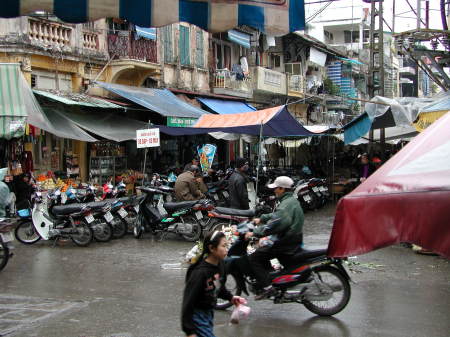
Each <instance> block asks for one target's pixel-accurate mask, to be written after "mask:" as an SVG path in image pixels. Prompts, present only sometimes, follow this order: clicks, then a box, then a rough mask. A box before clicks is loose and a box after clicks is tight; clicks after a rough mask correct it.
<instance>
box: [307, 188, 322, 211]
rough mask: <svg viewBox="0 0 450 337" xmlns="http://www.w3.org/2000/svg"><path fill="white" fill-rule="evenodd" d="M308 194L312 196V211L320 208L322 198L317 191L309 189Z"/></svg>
mask: <svg viewBox="0 0 450 337" xmlns="http://www.w3.org/2000/svg"><path fill="white" fill-rule="evenodd" d="M308 195H309V196H310V197H311V202H310V203H309V209H310V210H311V211H313V210H316V209H318V208H320V200H319V197H318V196H317V194H316V193H314V192H313V191H309V192H308Z"/></svg>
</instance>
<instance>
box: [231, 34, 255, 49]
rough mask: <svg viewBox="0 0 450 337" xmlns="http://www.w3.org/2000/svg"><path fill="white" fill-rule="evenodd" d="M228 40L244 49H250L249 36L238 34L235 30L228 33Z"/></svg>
mask: <svg viewBox="0 0 450 337" xmlns="http://www.w3.org/2000/svg"><path fill="white" fill-rule="evenodd" d="M228 38H229V39H230V41H233V42H235V43H237V44H239V45H241V46H242V47H244V48H248V49H250V34H246V33H243V32H239V31H237V30H235V29H231V30H229V31H228Z"/></svg>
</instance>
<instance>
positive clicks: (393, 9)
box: [392, 0, 395, 34]
mask: <svg viewBox="0 0 450 337" xmlns="http://www.w3.org/2000/svg"><path fill="white" fill-rule="evenodd" d="M392 33H393V34H395V0H392Z"/></svg>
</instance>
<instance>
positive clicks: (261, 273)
mask: <svg viewBox="0 0 450 337" xmlns="http://www.w3.org/2000/svg"><path fill="white" fill-rule="evenodd" d="M268 187H269V188H271V189H273V190H274V193H275V195H276V197H277V199H278V200H279V202H280V203H279V205H278V206H277V207H276V209H275V211H274V212H273V213H268V214H263V215H262V216H261V217H260V218H256V219H254V220H253V221H254V223H255V224H256V225H258V224H261V225H260V226H258V227H256V228H255V229H254V231H253V232H248V233H247V234H246V238H247V239H249V238H250V237H252V236H255V237H264V236H270V239H271V241H272V242H273V245H265V246H262V247H259V248H258V249H256V251H255V252H254V253H253V254H252V255H250V264H251V266H252V270H253V272H254V276H255V278H256V281H257V283H258V286H259V287H260V289H261V293H260V294H259V295H257V296H256V297H255V299H256V300H261V299H264V298H268V297H270V296H271V294H272V293H273V289H272V287H271V285H270V283H271V281H270V278H269V270H268V266H270V260H272V259H275V258H276V259H278V260H279V261H280V262H283V261H286V259H289V257H290V256H292V255H294V254H295V251H296V250H297V249H298V248H299V246H300V245H301V244H302V243H303V221H304V215H303V210H302V207H301V206H300V202H299V201H298V200H297V199H296V198H295V197H294V195H293V187H294V181H293V180H292V179H291V178H289V177H286V176H280V177H277V178H276V179H275V181H274V182H273V184H270V185H268ZM275 219H278V221H276V222H274V223H273V224H271V225H270V226H264V224H265V223H267V222H268V221H269V220H275Z"/></svg>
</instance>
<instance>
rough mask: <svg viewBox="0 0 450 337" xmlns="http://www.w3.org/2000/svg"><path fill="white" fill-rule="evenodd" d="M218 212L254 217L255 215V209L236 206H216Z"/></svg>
mask: <svg viewBox="0 0 450 337" xmlns="http://www.w3.org/2000/svg"><path fill="white" fill-rule="evenodd" d="M214 210H215V211H216V212H217V213H221V214H226V215H236V216H241V217H245V218H252V217H254V216H255V210H254V209H245V210H244V209H236V208H228V207H216V208H215V209H214Z"/></svg>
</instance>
